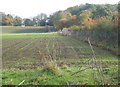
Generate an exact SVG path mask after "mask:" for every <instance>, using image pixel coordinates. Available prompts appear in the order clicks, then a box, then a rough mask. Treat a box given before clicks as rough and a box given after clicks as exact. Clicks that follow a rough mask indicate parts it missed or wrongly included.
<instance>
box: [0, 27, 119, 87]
mask: <svg viewBox="0 0 120 87" xmlns="http://www.w3.org/2000/svg"><path fill="white" fill-rule="evenodd" d="M45 28H46V27H10V26H8V27H3V28H2V32H3V33H2V34H1V36H2V64H3V65H2V66H3V72H2V84H3V85H19V84H20V83H21V82H22V81H24V82H23V83H21V85H97V84H99V85H100V84H112V85H115V84H118V73H117V72H118V58H117V56H115V55H113V54H111V53H110V52H108V51H106V50H103V49H101V48H98V47H95V46H93V51H94V52H95V53H93V52H92V49H91V46H90V45H89V44H87V43H84V42H82V41H78V40H76V39H73V38H70V37H69V36H63V35H61V34H59V33H57V32H46V31H44V29H45Z"/></svg>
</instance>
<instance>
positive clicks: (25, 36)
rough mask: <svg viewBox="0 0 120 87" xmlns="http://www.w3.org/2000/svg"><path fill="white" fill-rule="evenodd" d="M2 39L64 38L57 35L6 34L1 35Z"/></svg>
mask: <svg viewBox="0 0 120 87" xmlns="http://www.w3.org/2000/svg"><path fill="white" fill-rule="evenodd" d="M1 36H2V39H12V38H40V37H62V36H59V35H58V34H57V33H18V34H16V33H15V34H10V33H4V34H2V35H1Z"/></svg>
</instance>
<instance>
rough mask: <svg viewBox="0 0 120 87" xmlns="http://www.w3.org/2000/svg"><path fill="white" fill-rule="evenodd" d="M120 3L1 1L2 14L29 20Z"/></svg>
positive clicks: (106, 0)
mask: <svg viewBox="0 0 120 87" xmlns="http://www.w3.org/2000/svg"><path fill="white" fill-rule="evenodd" d="M118 2H119V0H1V1H0V3H1V4H0V12H5V13H7V14H8V13H9V14H15V15H17V16H20V17H22V18H28V17H33V16H36V15H37V14H39V13H46V14H47V15H49V14H51V13H53V12H55V11H58V10H65V9H67V8H68V7H71V6H75V5H80V4H85V3H90V4H91V3H94V4H117V3H118Z"/></svg>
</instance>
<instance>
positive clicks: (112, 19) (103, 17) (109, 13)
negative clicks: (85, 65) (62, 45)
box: [0, 3, 119, 30]
mask: <svg viewBox="0 0 120 87" xmlns="http://www.w3.org/2000/svg"><path fill="white" fill-rule="evenodd" d="M118 9H119V5H117V4H113V5H112V4H101V5H100V4H88V3H87V4H84V5H79V6H74V7H70V8H67V9H66V10H64V11H57V12H54V13H53V14H51V15H50V16H49V17H47V15H46V14H45V13H41V14H38V15H37V16H35V17H33V18H24V19H22V18H21V17H18V16H12V15H10V14H5V13H3V12H0V17H1V18H0V19H1V20H2V21H1V23H0V24H1V25H3V26H9V25H12V26H21V25H25V26H46V25H49V26H54V27H55V28H57V29H58V30H62V29H63V28H68V29H98V30H102V29H103V30H106V29H107V30H111V29H113V27H114V28H115V27H117V26H118V15H119V14H118V12H119V11H118Z"/></svg>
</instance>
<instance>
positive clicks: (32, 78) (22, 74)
mask: <svg viewBox="0 0 120 87" xmlns="http://www.w3.org/2000/svg"><path fill="white" fill-rule="evenodd" d="M84 68H85V67H83V68H82V69H84ZM115 68H116V67H111V68H104V70H103V71H104V76H106V78H105V80H107V81H108V80H110V81H109V84H112V85H115V84H116V83H117V79H118V77H117V72H118V71H117V70H116V69H115ZM60 69H61V71H62V73H60V74H53V73H51V72H49V71H44V70H43V69H35V70H6V71H3V77H2V79H3V84H6V85H18V84H19V83H20V82H22V81H23V80H25V82H24V83H23V84H22V85H48V84H49V85H66V84H67V82H68V83H69V85H72V84H78V83H81V84H83V83H85V84H87V85H93V84H101V82H100V81H97V80H95V79H93V70H92V69H87V70H85V71H82V72H80V73H78V74H76V75H73V76H71V73H74V72H76V71H78V70H79V68H76V67H68V68H67V69H66V68H62V67H61V68H60ZM73 81H74V82H73Z"/></svg>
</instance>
